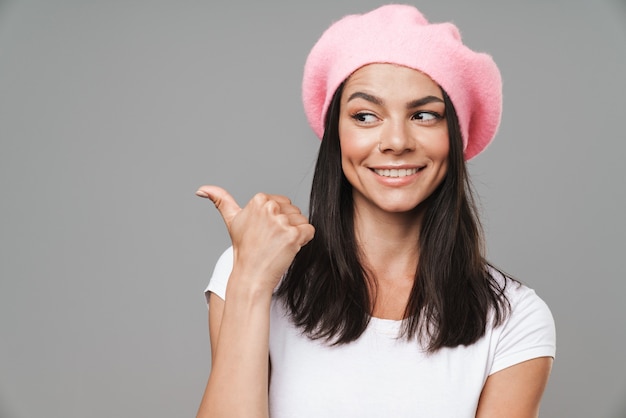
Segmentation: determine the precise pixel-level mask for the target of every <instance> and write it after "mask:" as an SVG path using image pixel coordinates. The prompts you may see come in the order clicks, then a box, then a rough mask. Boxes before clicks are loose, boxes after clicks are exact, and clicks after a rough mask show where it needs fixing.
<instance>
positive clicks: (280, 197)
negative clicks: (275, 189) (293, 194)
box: [265, 194, 291, 205]
mask: <svg viewBox="0 0 626 418" xmlns="http://www.w3.org/2000/svg"><path fill="white" fill-rule="evenodd" d="M265 196H266V197H267V198H268V199H269V200H275V201H276V202H278V203H280V204H281V205H282V204H291V199H289V198H288V197H287V196H283V195H280V194H267V195H265Z"/></svg>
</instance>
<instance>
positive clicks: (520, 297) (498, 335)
mask: <svg viewBox="0 0 626 418" xmlns="http://www.w3.org/2000/svg"><path fill="white" fill-rule="evenodd" d="M232 257H233V256H232V248H229V249H228V250H226V252H225V253H224V254H223V255H222V256H221V257H220V259H219V261H218V262H217V265H216V267H215V270H214V272H213V276H212V277H211V280H210V282H209V286H208V287H207V289H206V295H207V300H208V292H213V293H215V294H216V295H218V296H219V297H221V298H222V299H224V297H225V294H226V284H227V282H228V277H229V275H230V272H231V270H232V263H233V259H232ZM502 280H505V279H504V278H503V279H502ZM506 295H507V297H508V298H509V301H510V302H511V307H512V311H511V314H510V316H509V317H508V318H507V320H506V321H505V322H504V324H502V325H501V326H499V327H497V328H492V327H488V328H487V330H486V333H485V335H484V336H483V337H482V338H481V339H480V340H478V341H477V342H475V343H474V344H472V345H470V346H459V347H455V348H443V349H440V350H439V351H437V352H435V353H434V354H428V353H426V352H425V351H424V350H422V349H421V348H420V346H419V345H418V343H417V342H416V341H407V340H406V339H398V338H397V336H398V332H399V329H400V325H401V321H395V320H386V319H379V318H372V319H371V321H370V323H369V325H368V327H367V329H366V330H365V332H364V333H363V334H362V335H361V337H359V339H358V340H356V341H355V342H352V343H350V344H345V345H340V346H336V347H333V346H329V345H327V344H325V343H324V342H323V341H321V340H311V339H309V338H307V337H306V336H303V335H302V333H301V331H300V330H299V329H298V328H296V327H295V326H293V324H292V323H291V321H290V320H289V317H288V314H287V312H286V311H285V309H284V308H283V305H282V303H280V302H279V301H277V300H274V301H273V302H272V305H271V316H270V346H269V350H270V360H271V365H272V374H271V378H270V394H269V404H270V416H271V417H272V418H295V417H302V418H304V417H312V418H313V417H315V418H320V417H325V418H326V417H344V418H345V417H359V418H367V417H372V418H373V417H376V418H379V417H395V418H402V417H428V418H433V417H437V418H439V417H454V418H463V417H474V416H475V412H476V407H477V405H478V399H479V397H480V393H481V391H482V388H483V385H484V383H485V381H486V379H487V377H488V376H489V375H490V374H492V373H495V372H497V371H499V370H502V369H504V368H506V367H509V366H512V365H514V364H517V363H520V362H523V361H526V360H530V359H533V358H537V357H544V356H548V357H554V355H555V350H556V336H555V328H554V320H553V318H552V314H551V313H550V310H549V309H548V306H547V305H546V304H545V303H544V302H543V301H542V300H541V299H540V298H539V297H538V296H537V295H536V294H535V292H534V291H533V290H532V289H530V288H528V287H526V286H523V285H518V284H517V283H515V282H512V281H510V282H509V283H508V284H507V287H506Z"/></svg>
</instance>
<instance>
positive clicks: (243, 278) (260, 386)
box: [197, 186, 314, 418]
mask: <svg viewBox="0 0 626 418" xmlns="http://www.w3.org/2000/svg"><path fill="white" fill-rule="evenodd" d="M198 194H199V195H200V196H202V197H208V198H210V199H211V200H212V201H213V202H214V203H215V205H216V206H217V208H218V210H219V211H220V214H221V215H222V217H223V218H224V221H225V223H226V226H227V228H228V231H229V234H230V236H231V239H232V242H233V270H232V273H231V275H230V278H229V281H228V286H227V288H226V301H223V300H221V299H220V298H219V297H218V296H216V295H213V294H211V295H210V301H209V333H210V337H211V350H212V363H211V373H210V375H209V380H208V383H207V387H206V390H205V393H204V396H203V398H202V402H201V404H200V408H199V410H198V415H197V416H198V418H208V417H211V418H221V417H229V418H231V417H246V418H248V417H253V418H254V417H267V416H268V413H269V412H268V381H269V365H268V358H269V312H270V304H271V299H272V292H273V290H274V287H275V286H276V284H277V283H278V281H279V280H280V278H281V277H282V275H283V274H284V272H285V271H286V269H287V267H288V266H289V264H290V263H291V261H292V260H293V257H295V255H296V253H297V252H298V251H299V250H300V248H301V247H302V246H303V245H305V244H306V243H307V242H308V241H309V240H310V239H311V238H312V237H313V233H314V230H313V227H312V226H311V225H310V224H309V223H308V221H307V219H306V218H305V217H304V216H303V215H302V214H301V213H300V211H299V209H298V208H296V207H295V206H293V205H291V202H290V201H289V200H288V199H287V198H285V197H282V196H270V195H262V194H259V195H257V196H255V197H254V198H253V199H252V200H251V201H250V203H248V205H246V207H245V208H243V209H241V208H239V206H238V205H237V204H236V202H235V201H234V199H233V198H232V197H231V196H230V195H229V194H228V193H227V192H226V191H225V190H223V189H220V188H218V187H215V186H203V187H202V188H201V189H200V191H199V192H198Z"/></svg>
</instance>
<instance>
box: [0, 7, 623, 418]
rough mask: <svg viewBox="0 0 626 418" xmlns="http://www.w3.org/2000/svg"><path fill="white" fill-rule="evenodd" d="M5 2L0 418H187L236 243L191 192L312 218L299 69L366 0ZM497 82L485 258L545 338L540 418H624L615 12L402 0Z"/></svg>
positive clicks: (478, 176)
mask: <svg viewBox="0 0 626 418" xmlns="http://www.w3.org/2000/svg"><path fill="white" fill-rule="evenodd" d="M333 3H339V2H331V1H325V2H319V1H318V2H312V1H308V2H301V4H298V2H295V1H287V0H285V1H283V2H279V1H277V0H268V1H265V2H253V1H251V0H248V1H246V2H236V1H232V2H228V3H227V2H223V4H215V2H211V1H199V0H177V1H173V0H172V1H164V0H159V1H150V0H127V1H121V0H107V1H105V0H92V1H88V0H85V1H78V0H15V1H6V0H5V1H3V2H2V1H0V214H1V216H0V416H1V417H3V418H4V417H8V418H29V417H34V416H46V417H58V418H73V417H76V418H78V417H80V418H84V417H102V418H104V417H144V416H150V417H155V418H158V417H184V416H192V415H193V414H194V413H195V411H196V407H197V405H198V402H199V399H200V396H201V393H202V391H203V388H204V384H205V381H206V377H207V374H208V370H209V366H210V364H209V363H210V362H209V343H208V336H207V326H206V307H205V305H204V299H203V295H202V291H203V288H204V286H205V285H206V282H207V280H208V277H209V274H210V271H211V269H212V266H213V264H214V262H215V261H216V259H217V257H218V255H219V254H220V253H221V251H222V250H223V249H224V248H225V247H226V246H227V245H228V239H227V235H226V233H225V230H224V228H223V226H222V224H221V220H220V218H219V216H218V214H217V213H216V212H215V210H214V209H213V208H212V206H211V205H210V204H207V203H208V202H206V201H204V200H202V199H199V198H196V197H195V196H194V191H195V190H196V187H197V186H199V185H201V184H203V183H215V184H219V185H222V186H224V187H226V188H228V189H229V190H230V191H231V192H232V193H233V194H234V195H235V197H236V198H237V199H239V200H240V201H241V203H245V201H246V200H247V199H249V198H250V197H251V196H252V194H253V193H254V192H256V191H266V192H272V193H282V194H286V195H289V196H290V197H292V198H293V199H294V200H295V201H296V202H297V203H299V204H301V205H303V206H305V205H306V201H307V196H308V187H309V182H310V177H311V171H312V164H313V161H314V159H315V153H316V149H317V146H318V142H317V140H316V139H315V138H314V136H313V134H312V133H311V132H310V131H309V128H308V126H307V124H306V121H305V118H304V115H303V112H302V107H301V104H300V90H299V85H300V76H301V69H302V65H303V62H304V59H305V56H306V54H307V52H308V50H309V48H310V47H311V46H312V45H313V43H314V41H315V40H316V39H317V37H318V36H319V35H320V34H321V32H322V30H324V29H325V28H326V27H327V26H328V25H329V24H330V23H331V22H332V21H333V20H335V19H337V18H339V17H341V16H342V15H344V14H347V13H353V12H362V11H366V10H369V9H371V8H373V7H374V6H377V5H379V4H381V2H378V1H373V0H369V1H363V0H358V1H357V0H353V1H351V2H341V4H333ZM415 3H416V4H417V5H418V6H419V7H420V8H421V9H422V11H423V12H424V13H425V15H426V16H427V17H428V18H430V20H432V21H443V20H453V21H454V22H455V23H457V25H459V26H460V28H461V30H462V33H463V36H464V39H465V41H466V43H467V44H469V45H470V46H471V47H473V48H475V49H479V50H485V51H488V52H490V53H491V54H492V55H493V56H494V57H495V60H496V62H498V64H499V65H500V67H501V70H502V73H503V77H504V92H505V93H504V99H505V100H504V101H505V107H504V118H503V123H502V127H501V130H500V132H499V134H498V136H497V138H496V141H495V142H494V144H493V145H492V146H491V147H490V148H489V149H488V150H487V151H486V152H485V153H484V154H483V155H481V156H479V157H478V158H476V159H475V160H474V161H472V163H471V170H472V173H473V175H474V182H475V184H476V187H477V189H478V192H479V194H480V197H481V202H482V206H483V208H484V210H483V211H484V221H485V227H486V231H487V237H488V244H489V255H490V258H491V260H492V261H493V262H494V263H496V264H497V265H499V266H501V267H502V268H504V269H505V270H507V271H508V272H510V273H511V274H513V275H515V276H517V277H518V278H520V279H521V280H523V281H525V282H526V283H527V284H529V285H530V286H532V287H534V288H535V289H536V290H537V292H538V293H539V294H540V295H541V296H542V297H543V298H544V299H545V300H546V301H547V302H548V304H549V305H550V307H551V308H552V311H553V313H554V316H555V318H556V322H557V330H558V354H557V360H556V363H555V366H554V373H553V376H552V379H551V381H550V384H549V387H548V389H547V393H546V396H545V400H544V403H543V409H542V410H543V414H542V416H544V417H568V418H576V417H581V418H588V417H611V418H616V417H622V418H623V417H626V405H625V404H624V401H623V399H624V397H625V395H626V377H625V376H626V361H624V358H623V355H622V353H623V352H624V348H623V347H624V344H625V343H626V332H625V328H626V327H625V326H624V319H625V316H626V315H625V312H626V309H625V308H624V306H625V305H626V300H625V291H626V284H625V279H626V274H625V272H626V267H625V266H626V263H625V262H624V254H625V251H624V250H625V245H624V238H623V237H624V236H625V235H626V223H625V222H624V214H625V213H626V187H625V181H624V180H625V177H626V176H625V175H624V171H623V166H624V164H623V161H624V158H625V157H624V156H625V155H626V134H625V133H624V119H625V116H624V113H625V110H626V77H625V76H624V74H626V5H625V4H624V1H623V0H622V1H618V0H596V1H593V2H591V1H588V0H554V1H549V0H541V1H540V0H527V1H524V2H522V1H516V2H509V1H500V0H476V1H471V2H470V1H466V0H450V1H446V2H439V1H438V2H435V1H427V0H423V1H420V2H415Z"/></svg>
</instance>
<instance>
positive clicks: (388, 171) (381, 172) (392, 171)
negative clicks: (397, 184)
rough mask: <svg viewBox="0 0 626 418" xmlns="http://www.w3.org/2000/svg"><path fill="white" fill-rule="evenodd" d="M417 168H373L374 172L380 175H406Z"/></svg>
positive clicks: (417, 169)
mask: <svg viewBox="0 0 626 418" xmlns="http://www.w3.org/2000/svg"><path fill="white" fill-rule="evenodd" d="M418 171H419V168H406V169H405V168H400V169H395V168H391V169H377V168H375V169H374V172H375V173H376V174H378V175H379V176H382V177H406V176H412V175H413V174H415V173H417V172H418Z"/></svg>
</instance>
